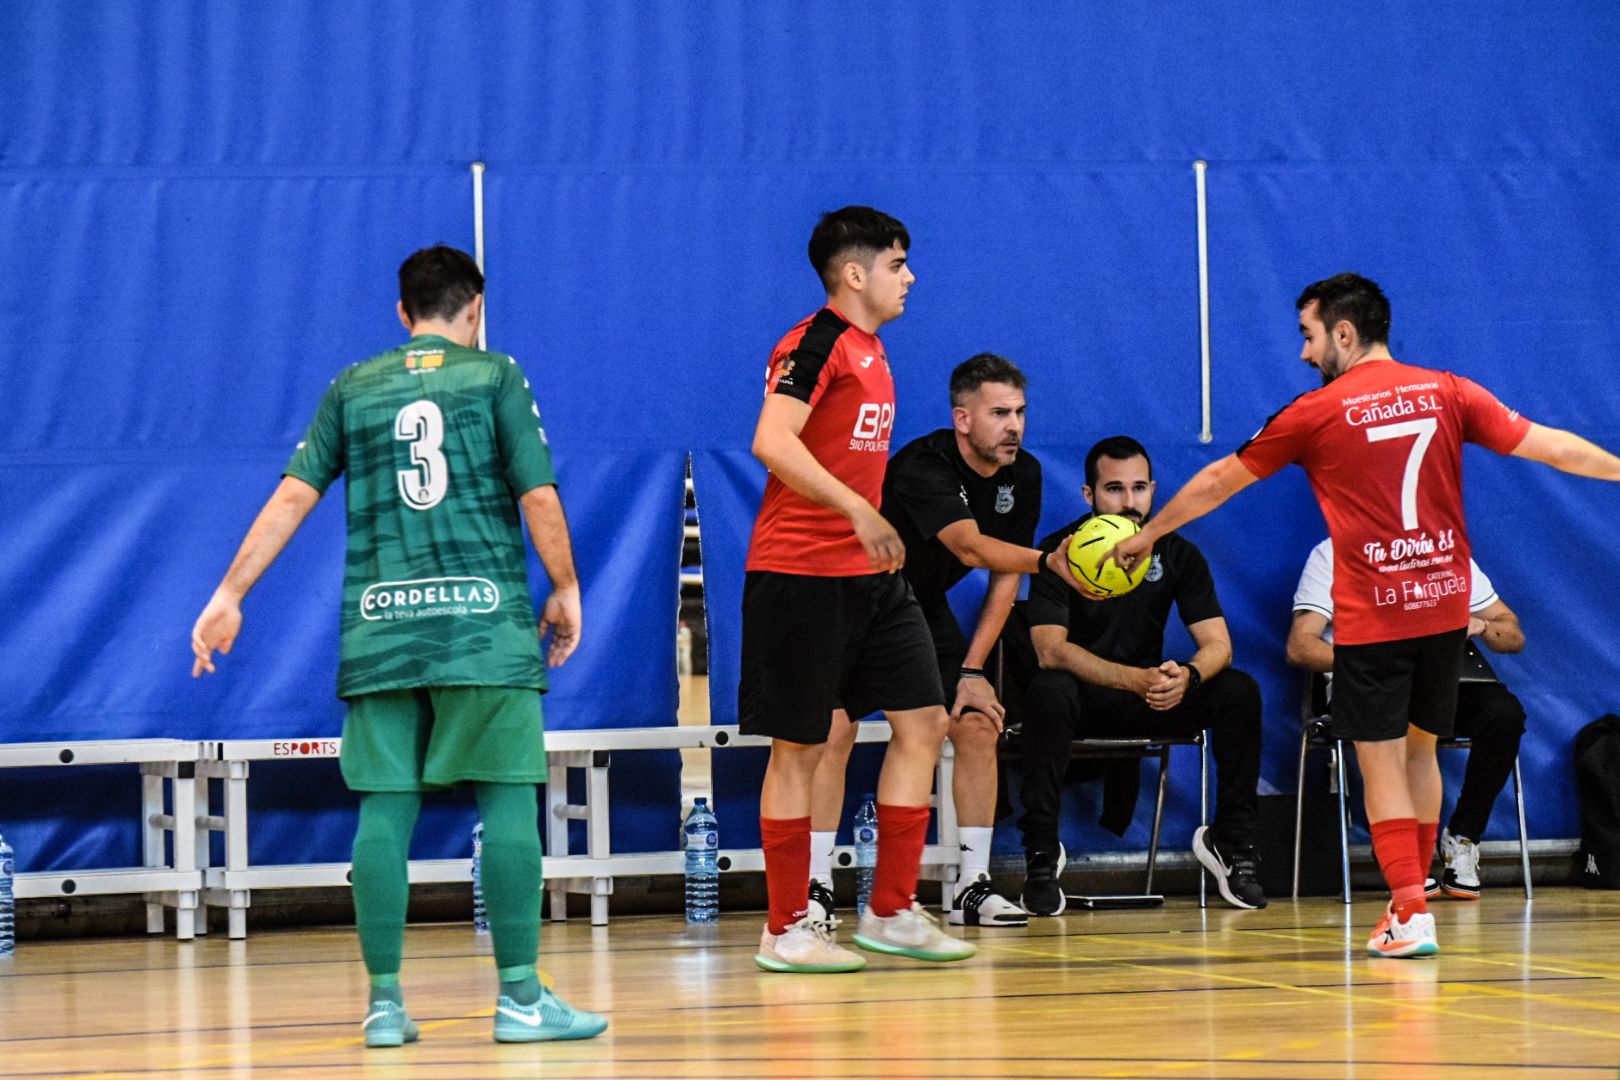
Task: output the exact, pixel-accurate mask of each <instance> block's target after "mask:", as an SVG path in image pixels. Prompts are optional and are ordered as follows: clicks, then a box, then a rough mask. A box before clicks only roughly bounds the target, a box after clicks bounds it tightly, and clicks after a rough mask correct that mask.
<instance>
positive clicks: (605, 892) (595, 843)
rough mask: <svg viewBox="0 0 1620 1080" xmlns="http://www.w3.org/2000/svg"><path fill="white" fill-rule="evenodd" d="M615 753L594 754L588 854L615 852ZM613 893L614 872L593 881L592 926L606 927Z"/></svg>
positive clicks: (588, 787)
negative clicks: (611, 787)
mask: <svg viewBox="0 0 1620 1080" xmlns="http://www.w3.org/2000/svg"><path fill="white" fill-rule="evenodd" d="M611 762H612V755H610V754H609V753H608V751H606V750H597V751H594V752H592V754H591V767H590V769H589V770H588V771H587V772H586V774H585V854H587V855H589V856H590V857H591V858H593V859H606V858H608V857H609V856H610V855H611V854H612V840H611V839H610V835H609V830H608V808H609V806H610V805H611V803H610V802H609V795H608V766H609V765H610V764H611ZM612 892H613V877H612V876H611V875H608V876H604V877H597V878H593V879H592V880H591V925H592V926H606V925H607V921H608V896H609V895H610V894H611V893H612Z"/></svg>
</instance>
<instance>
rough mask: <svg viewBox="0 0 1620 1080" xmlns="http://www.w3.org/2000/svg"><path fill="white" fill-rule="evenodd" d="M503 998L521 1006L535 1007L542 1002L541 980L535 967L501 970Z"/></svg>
mask: <svg viewBox="0 0 1620 1080" xmlns="http://www.w3.org/2000/svg"><path fill="white" fill-rule="evenodd" d="M500 976H501V996H502V997H509V998H511V999H512V1000H513V1001H515V1002H517V1003H518V1004H519V1005H533V1004H534V1003H535V1002H537V1001H539V1000H540V979H539V977H538V976H537V975H535V973H534V965H533V964H526V965H524V966H522V967H510V968H501V970H500Z"/></svg>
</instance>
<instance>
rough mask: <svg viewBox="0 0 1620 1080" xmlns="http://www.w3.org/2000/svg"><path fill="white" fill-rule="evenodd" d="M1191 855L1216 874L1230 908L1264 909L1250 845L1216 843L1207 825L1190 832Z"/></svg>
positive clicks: (1256, 861)
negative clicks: (1229, 845)
mask: <svg viewBox="0 0 1620 1080" xmlns="http://www.w3.org/2000/svg"><path fill="white" fill-rule="evenodd" d="M1193 854H1194V855H1196V856H1198V861H1199V862H1201V863H1203V864H1204V869H1205V870H1208V871H1209V872H1210V873H1211V874H1212V875H1214V877H1215V884H1216V885H1218V886H1220V889H1221V895H1222V896H1223V897H1225V898H1226V902H1227V903H1228V904H1231V905H1232V906H1233V907H1240V908H1247V909H1249V910H1253V909H1255V908H1263V907H1265V906H1266V893H1265V890H1264V889H1262V888H1261V887H1260V878H1259V873H1260V857H1259V856H1258V855H1257V854H1255V851H1254V848H1252V847H1242V848H1238V847H1228V846H1226V845H1225V844H1223V843H1219V842H1218V841H1217V839H1216V836H1215V832H1214V830H1212V829H1211V828H1210V827H1209V826H1208V825H1201V826H1199V829H1198V831H1197V832H1195V833H1193Z"/></svg>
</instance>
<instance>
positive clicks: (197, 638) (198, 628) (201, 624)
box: [191, 592, 242, 679]
mask: <svg viewBox="0 0 1620 1080" xmlns="http://www.w3.org/2000/svg"><path fill="white" fill-rule="evenodd" d="M241 631H242V605H241V603H240V602H239V601H237V600H234V599H232V598H231V597H229V596H224V595H222V594H220V593H218V592H216V593H214V595H213V596H212V597H211V598H209V601H208V606H207V607H205V608H203V611H202V614H201V615H199V616H197V621H196V623H195V624H193V626H192V627H191V652H192V655H193V656H195V657H196V659H195V660H193V661H192V663H191V677H192V678H193V679H195V678H197V677H198V676H199V675H201V674H202V673H203V672H205V671H206V672H208V674H210V675H212V674H214V650H215V649H218V650H219V651H220V653H222V654H224V653H229V652H230V651H231V646H232V645H234V644H236V635H237V634H239V633H241Z"/></svg>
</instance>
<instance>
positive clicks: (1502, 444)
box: [1452, 375, 1530, 454]
mask: <svg viewBox="0 0 1620 1080" xmlns="http://www.w3.org/2000/svg"><path fill="white" fill-rule="evenodd" d="M1452 377H1453V378H1454V379H1456V380H1457V398H1458V400H1459V401H1461V402H1462V409H1463V438H1465V439H1467V440H1468V441H1469V442H1471V443H1478V444H1479V445H1481V446H1483V447H1485V448H1486V449H1487V450H1494V451H1496V452H1497V453H1498V454H1511V453H1513V451H1515V450H1517V449H1518V448H1519V444H1520V443H1521V442H1523V441H1524V437H1525V436H1526V435H1528V434H1529V433H1530V421H1529V420H1527V419H1526V418H1524V417H1522V416H1520V415H1519V414H1518V412H1516V411H1515V410H1513V409H1510V408H1508V407H1507V406H1506V405H1504V404H1502V403H1501V402H1500V401H1498V400H1497V399H1496V396H1495V395H1494V394H1492V393H1491V392H1490V391H1489V390H1487V389H1485V388H1484V387H1483V386H1481V385H1479V383H1477V382H1475V381H1474V380H1472V379H1465V378H1463V377H1462V376H1461V375H1454V376H1452Z"/></svg>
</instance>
